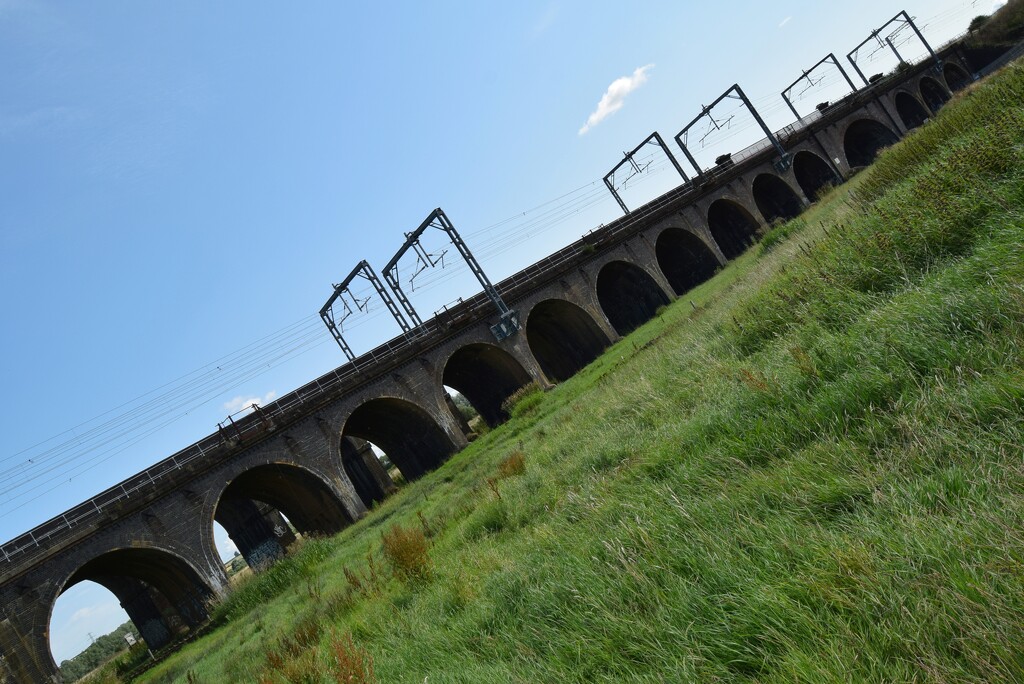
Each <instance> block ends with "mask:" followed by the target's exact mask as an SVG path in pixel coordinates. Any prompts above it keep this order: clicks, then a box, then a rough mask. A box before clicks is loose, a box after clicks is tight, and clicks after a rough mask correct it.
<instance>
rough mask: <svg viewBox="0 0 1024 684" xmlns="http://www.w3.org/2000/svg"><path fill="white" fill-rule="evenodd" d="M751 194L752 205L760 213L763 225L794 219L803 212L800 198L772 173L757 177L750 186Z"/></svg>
mask: <svg viewBox="0 0 1024 684" xmlns="http://www.w3.org/2000/svg"><path fill="white" fill-rule="evenodd" d="M751 192H752V194H753V196H754V204H756V205H757V210H758V211H760V212H761V216H763V217H764V220H765V223H771V222H772V221H774V220H776V219H783V220H786V221H788V220H789V219H793V218H796V217H797V216H799V215H800V212H802V211H803V210H804V205H803V203H802V202H801V201H800V197H799V196H797V194H796V193H795V192H793V188H791V187H789V184H788V183H786V181H784V180H782V179H781V178H779V177H778V176H776V175H775V174H772V173H762V174H760V175H758V176H757V177H756V178H755V179H754V182H753V184H752V185H751Z"/></svg>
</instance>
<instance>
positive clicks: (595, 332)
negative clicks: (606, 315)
mask: <svg viewBox="0 0 1024 684" xmlns="http://www.w3.org/2000/svg"><path fill="white" fill-rule="evenodd" d="M526 341H527V343H528V344H529V345H530V351H532V352H533V356H534V358H536V359H537V363H538V364H540V367H541V370H543V371H544V374H545V375H547V376H548V378H550V379H551V380H552V381H553V382H562V381H564V380H568V379H569V378H571V377H572V376H573V375H575V374H576V373H578V372H579V371H580V370H582V369H583V368H584V367H586V366H587V365H588V364H589V363H590V362H592V361H593V360H594V359H596V358H597V357H598V356H600V355H601V352H603V351H604V350H605V348H606V347H607V346H608V345H609V344H611V341H610V340H609V339H608V336H607V335H605V334H604V332H603V331H602V330H601V328H600V327H598V325H597V323H595V322H594V319H593V318H591V316H590V314H588V313H587V312H586V311H584V310H583V309H581V308H580V307H578V306H576V305H575V304H573V303H571V302H567V301H565V300H564V299H545V300H544V301H542V302H538V303H537V304H536V305H535V306H534V307H533V309H531V310H530V314H529V317H528V318H527V321H526Z"/></svg>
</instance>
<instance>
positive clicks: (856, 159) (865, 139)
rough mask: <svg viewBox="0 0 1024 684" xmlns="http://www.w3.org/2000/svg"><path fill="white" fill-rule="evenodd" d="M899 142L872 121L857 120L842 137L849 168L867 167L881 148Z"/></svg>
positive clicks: (893, 134)
mask: <svg viewBox="0 0 1024 684" xmlns="http://www.w3.org/2000/svg"><path fill="white" fill-rule="evenodd" d="M898 141H899V138H897V137H896V134H895V133H893V132H892V131H890V130H889V129H888V128H886V127H885V126H883V125H882V124H880V123H878V122H877V121H875V120H874V119H859V120H857V121H854V122H853V123H852V124H850V127H849V128H847V129H846V135H845V136H843V150H844V151H845V152H846V161H847V162H848V163H849V164H850V166H851V167H853V168H856V167H858V166H867V165H869V164H870V163H871V162H873V161H874V160H875V157H877V156H878V153H879V152H881V151H882V149H883V148H885V147H889V146H890V145H894V144H895V143H896V142H898Z"/></svg>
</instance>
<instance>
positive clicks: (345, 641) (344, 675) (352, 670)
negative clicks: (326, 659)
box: [331, 634, 377, 684]
mask: <svg viewBox="0 0 1024 684" xmlns="http://www.w3.org/2000/svg"><path fill="white" fill-rule="evenodd" d="M331 655H332V656H333V658H334V672H333V674H334V681H336V682H338V684H374V682H376V681H377V677H376V675H374V673H373V656H372V655H370V653H369V652H368V651H367V650H366V649H365V648H362V647H360V646H357V645H356V644H355V643H354V642H353V641H352V635H351V634H346V635H345V636H343V637H339V636H338V635H337V634H333V635H332V636H331Z"/></svg>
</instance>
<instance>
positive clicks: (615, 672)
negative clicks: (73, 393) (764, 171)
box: [141, 66, 1024, 684]
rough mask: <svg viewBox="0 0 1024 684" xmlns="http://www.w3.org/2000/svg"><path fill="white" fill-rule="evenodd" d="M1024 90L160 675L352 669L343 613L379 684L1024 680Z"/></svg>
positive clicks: (888, 162) (367, 528)
mask: <svg viewBox="0 0 1024 684" xmlns="http://www.w3.org/2000/svg"><path fill="white" fill-rule="evenodd" d="M1021 103H1024V68H1021V67H1019V66H1018V67H1015V68H1014V69H1013V70H1012V71H1011V72H1007V73H1004V74H1002V75H1001V76H999V77H998V80H997V81H995V82H992V83H989V84H987V85H985V86H984V87H982V88H978V89H976V90H975V91H973V92H972V93H971V94H970V95H968V96H966V97H963V98H960V101H958V102H956V103H954V104H953V105H951V106H949V107H947V109H946V110H945V111H944V112H943V114H942V115H941V116H940V117H938V120H937V121H936V122H933V123H931V124H929V125H928V126H926V127H925V128H924V129H922V130H921V131H919V132H918V133H916V134H915V135H914V136H912V137H911V138H910V139H909V140H908V141H906V142H904V143H903V144H901V145H899V146H897V147H896V148H893V149H892V150H889V151H888V152H886V153H885V154H884V155H883V156H882V158H881V159H880V160H879V162H878V163H876V165H875V166H874V167H872V168H871V169H870V170H869V171H868V172H866V173H865V174H862V175H861V176H860V177H858V178H857V179H855V180H853V181H851V182H850V183H848V184H846V185H845V186H843V187H841V188H839V189H837V190H836V191H834V192H833V193H832V195H831V196H830V197H828V198H827V199H826V200H825V201H823V202H821V203H820V204H819V205H817V206H816V207H814V208H812V209H811V210H809V211H808V212H806V213H805V214H804V215H803V216H802V217H801V218H800V219H798V220H797V221H795V222H793V223H792V224H790V225H788V226H786V227H784V228H782V229H779V230H782V231H784V233H785V234H786V235H782V234H778V235H773V236H771V239H769V240H766V241H765V242H763V243H762V246H761V247H758V248H755V249H753V250H751V251H750V252H748V253H747V254H746V255H744V256H743V257H741V258H740V259H738V260H736V261H735V262H734V263H733V264H731V265H730V266H729V267H728V268H727V269H725V270H724V271H723V272H722V273H720V274H719V275H718V276H717V277H716V278H715V279H713V280H712V281H710V282H708V283H706V284H704V285H702V286H701V287H699V288H697V289H696V290H694V291H693V292H692V293H689V294H687V295H686V297H685V298H683V299H681V300H680V301H679V302H677V303H676V304H675V305H673V306H671V307H668V308H667V309H666V310H665V311H664V312H663V313H662V314H661V315H660V316H659V317H658V318H656V319H655V320H653V321H651V322H650V323H649V324H648V325H647V326H645V327H644V328H642V329H641V330H639V331H637V332H636V333H635V334H633V335H632V336H630V337H629V338H627V339H626V340H624V341H622V342H620V343H619V344H617V345H616V346H614V347H613V348H611V349H610V350H609V351H608V352H607V353H606V354H605V355H604V356H603V357H601V358H600V359H599V360H598V361H596V362H595V363H594V364H592V365H591V366H590V367H588V368H587V369H586V370H585V371H583V372H582V373H580V374H579V375H578V376H576V377H574V378H573V379H571V380H569V381H568V382H566V383H564V384H562V385H561V386H559V387H558V388H556V389H555V390H553V391H552V392H550V393H548V394H547V395H545V396H544V397H543V399H542V400H541V401H539V402H527V403H528V404H530V405H529V406H521V407H520V410H519V411H517V415H516V417H515V418H514V419H513V420H512V421H511V422H510V423H508V424H507V425H505V426H503V427H502V428H500V429H497V430H495V431H493V432H491V433H490V434H488V435H487V436H486V437H484V438H483V439H481V440H479V441H478V442H476V443H474V444H473V445H471V446H470V447H469V448H468V449H466V450H465V451H463V452H462V453H460V454H458V455H456V456H455V457H454V458H453V459H452V460H451V461H450V462H449V463H448V464H446V465H445V466H444V467H442V468H441V469H439V470H438V471H437V472H435V473H433V474H431V475H429V476H427V477H426V478H424V479H423V480H421V481H419V482H416V483H414V484H412V485H410V486H408V487H407V488H405V489H404V490H403V491H402V492H401V493H399V494H398V495H396V496H395V497H393V498H392V499H391V500H389V501H388V502H386V503H385V504H384V505H383V506H381V507H380V508H379V509H378V510H377V511H375V512H374V513H373V514H372V515H370V516H369V517H368V518H366V519H365V520H363V521H361V522H359V523H358V524H356V525H354V526H353V527H351V528H350V529H348V530H346V531H345V532H344V533H342V534H341V535H339V536H338V537H336V538H334V539H330V540H318V541H314V542H311V543H309V544H307V546H306V547H305V548H304V549H303V551H302V552H301V553H299V554H297V555H296V556H295V557H292V558H290V559H288V560H286V561H284V562H282V563H280V564H278V566H276V567H275V569H273V570H271V571H270V572H268V573H265V574H264V575H263V576H261V577H260V578H258V579H256V580H254V581H253V582H251V583H249V584H248V585H247V586H246V587H245V588H243V589H242V590H240V591H239V592H237V593H236V594H235V595H234V596H233V598H232V599H231V600H229V602H228V603H227V605H225V606H223V608H222V616H224V617H227V618H229V619H227V621H226V623H225V624H224V626H222V627H221V628H219V629H218V630H216V631H214V632H213V633H212V634H210V635H209V636H207V637H205V638H203V639H201V640H200V641H198V642H197V643H195V644H192V645H190V646H188V647H187V648H185V649H184V650H183V651H182V652H181V653H179V654H177V655H176V656H174V657H172V658H171V659H170V660H168V661H166V662H165V663H163V664H161V665H159V666H158V667H156V668H154V669H153V670H152V671H151V672H149V673H147V674H146V675H145V676H144V677H143V678H142V680H141V681H145V682H169V681H185V680H186V677H187V676H188V673H191V676H192V678H193V681H205V682H222V681H237V682H243V681H246V682H248V681H269V682H283V681H335V680H334V679H332V678H331V676H330V675H329V674H328V673H329V672H330V671H331V668H332V667H333V665H332V658H333V657H334V656H333V655H332V650H331V644H332V643H336V642H335V640H334V639H332V629H336V630H337V631H338V632H339V633H350V634H351V635H352V636H353V639H354V642H355V644H356V648H357V651H358V649H365V650H366V651H368V652H369V653H370V654H372V656H373V659H374V664H375V672H376V677H377V678H378V679H379V680H380V681H382V682H401V681H404V682H424V681H429V682H430V683H431V684H435V683H440V682H538V681H543V682H572V681H581V682H582V681H614V682H624V681H689V680H694V681H696V680H699V681H726V680H744V679H750V680H757V681H764V682H788V681H794V680H798V681H836V680H850V679H855V680H876V681H881V680H888V681H892V680H920V681H982V680H984V681H1013V680H1016V681H1020V680H1021V679H1022V678H1024V649H1022V647H1021V644H1024V524H1022V516H1024V467H1022V458H1021V456H1022V451H1024V449H1022V447H1024V433H1022V425H1021V409H1022V406H1024V372H1022V371H1024V365H1022V361H1024V360H1022V349H1021V347H1020V344H1021V340H1022V334H1021V333H1022V325H1024V317H1022V314H1024V290H1022V283H1024V278H1022V276H1024V259H1022V256H1024V254H1022V252H1024V244H1022V236H1024V219H1022V215H1021V208H1022V207H1024V152H1022V141H1024V105H1022V104H1021ZM766 244H767V245H771V249H770V250H766V249H765V245H766ZM689 300H692V301H693V302H694V303H695V304H696V305H697V308H696V309H694V308H692V307H691V304H690V301H689ZM649 341H653V343H652V344H647V343H648V342H649ZM516 450H521V451H522V452H523V453H524V454H525V459H526V471H525V473H524V474H522V475H519V476H514V477H508V478H504V479H501V480H500V481H496V482H495V485H494V487H491V486H489V485H488V484H487V478H489V477H493V476H494V474H495V472H496V469H497V464H498V463H499V461H501V460H502V459H503V458H505V457H506V456H508V455H509V454H510V453H512V452H513V451H516ZM495 488H496V489H497V491H498V492H500V498H498V496H497V495H496V493H495ZM417 513H419V514H422V516H423V517H424V519H425V521H426V524H427V526H428V528H429V532H430V533H431V534H432V539H431V542H432V547H431V549H430V556H431V559H432V566H431V568H430V572H429V575H428V576H426V577H423V578H419V579H414V580H405V581H403V580H399V579H395V578H392V577H391V576H390V573H389V572H388V570H387V565H386V563H385V561H384V560H383V559H382V557H381V555H380V548H381V532H382V531H383V530H385V529H387V528H388V527H389V526H391V525H392V524H394V523H395V522H401V523H402V524H406V525H409V526H412V527H414V528H419V527H420V525H421V522H420V521H419V520H418V519H417V517H416V514H417ZM368 557H370V558H372V559H373V568H374V569H373V570H372V571H371V570H370V569H368V566H367V558H368ZM342 568H348V569H349V570H350V571H355V572H359V573H361V576H362V584H363V587H364V588H363V589H362V590H358V591H357V590H355V589H353V585H352V583H351V582H350V581H347V580H346V578H345V575H344V573H343V571H342ZM275 594H276V595H278V596H277V598H275V599H273V600H268V601H267V602H266V603H265V604H264V603H263V602H264V600H265V599H266V597H268V596H271V595H275ZM289 639H290V640H291V643H290V644H289V641H288V640H289ZM303 646H306V647H303ZM268 653H273V654H276V655H277V656H280V659H278V658H277V657H276V656H274V655H271V656H269V657H268ZM350 655H351V651H350ZM273 662H277V666H276V667H273V666H272V665H271V664H269V663H273ZM282 663H283V664H282ZM321 678H323V679H321ZM339 681H340V680H339ZM353 681H361V680H353Z"/></svg>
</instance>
